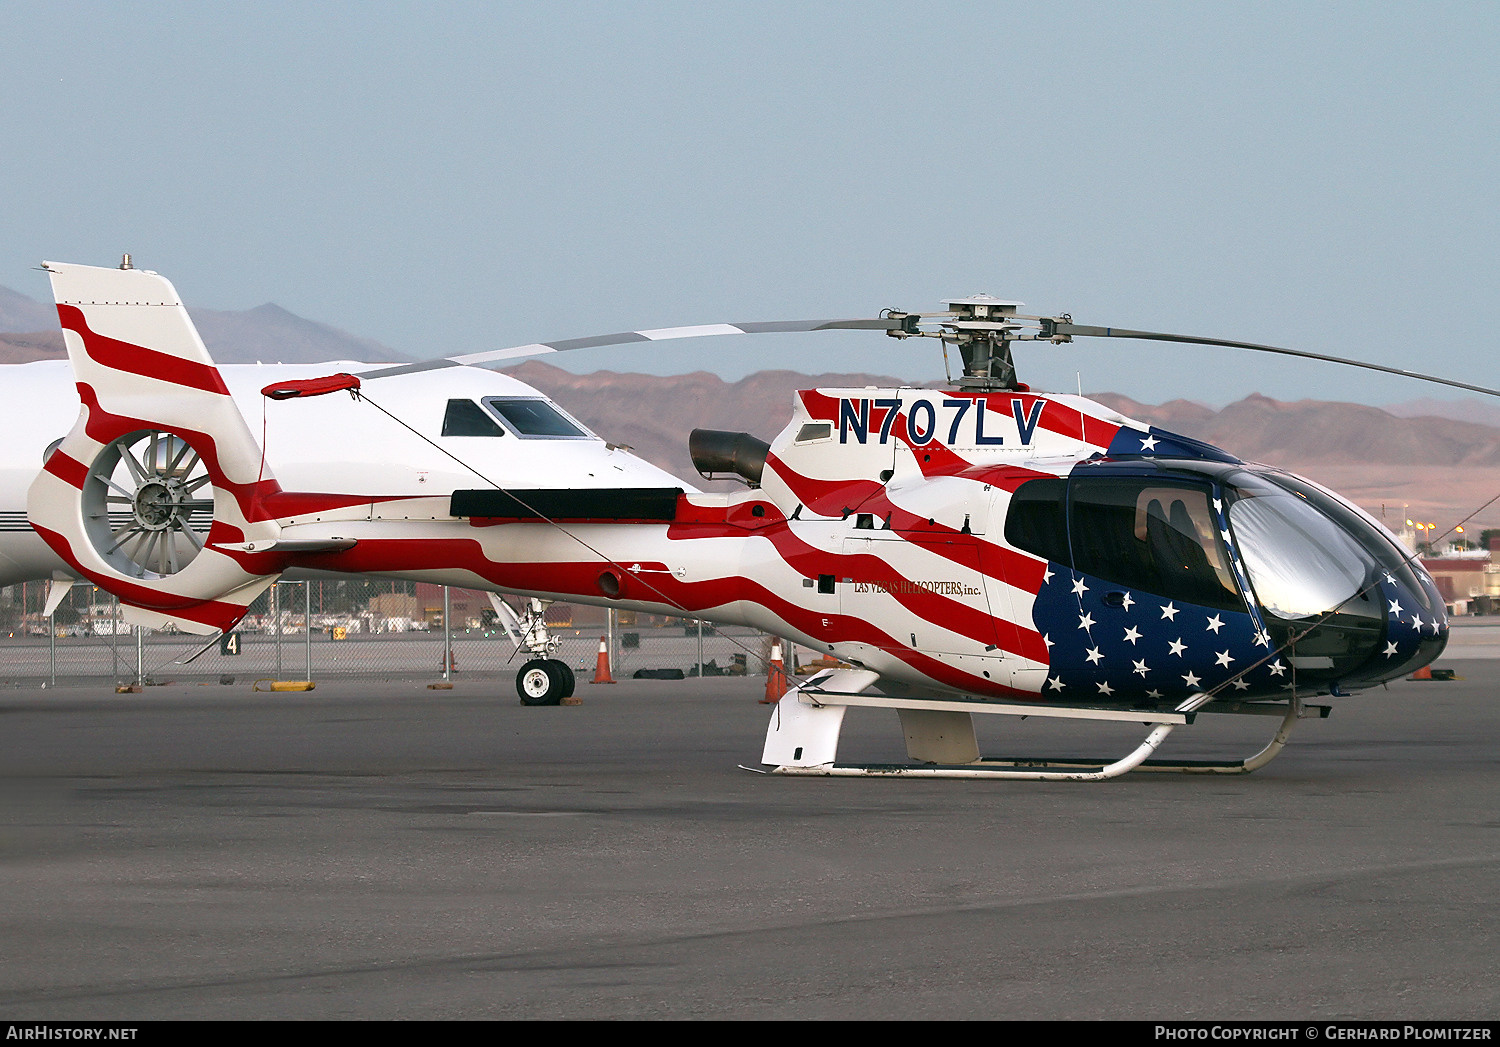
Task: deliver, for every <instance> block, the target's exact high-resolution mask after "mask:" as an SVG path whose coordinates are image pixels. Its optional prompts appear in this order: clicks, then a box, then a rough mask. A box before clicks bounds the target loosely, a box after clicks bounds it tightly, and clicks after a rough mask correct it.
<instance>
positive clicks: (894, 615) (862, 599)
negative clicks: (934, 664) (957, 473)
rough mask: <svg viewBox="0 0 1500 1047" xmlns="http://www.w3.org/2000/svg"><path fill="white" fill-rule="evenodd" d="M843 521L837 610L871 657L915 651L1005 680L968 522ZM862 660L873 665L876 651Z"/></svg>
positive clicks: (856, 517) (864, 517) (855, 516)
mask: <svg viewBox="0 0 1500 1047" xmlns="http://www.w3.org/2000/svg"><path fill="white" fill-rule="evenodd" d="M960 515H961V516H962V515H963V514H960ZM974 515H975V517H976V518H977V515H978V514H974ZM845 524H846V526H847V530H846V531H845V534H844V539H843V552H844V556H843V565H844V566H843V572H844V573H843V574H842V575H841V577H840V578H839V587H838V588H839V600H840V607H839V609H840V611H841V613H842V614H843V616H844V619H845V621H846V623H848V624H849V625H850V627H851V628H852V629H854V630H855V632H856V639H857V640H859V641H863V643H864V644H865V645H867V648H868V651H869V653H870V655H871V656H875V654H876V651H877V650H885V651H892V652H897V653H899V652H903V651H906V650H916V651H919V652H921V653H922V654H924V655H928V656H931V657H935V658H937V659H938V660H940V661H942V662H945V663H947V664H949V665H952V666H954V667H955V668H957V669H960V670H962V671H963V672H965V673H967V674H969V675H972V676H974V677H978V678H980V679H994V680H996V682H1000V683H1003V682H1005V681H1003V680H1000V679H999V676H998V675H997V671H996V663H997V662H998V660H999V658H998V655H999V653H1000V652H999V651H998V649H997V640H996V635H995V623H994V618H993V616H992V615H991V613H990V605H989V597H988V595H987V594H986V591H985V585H984V578H983V575H982V573H981V572H980V569H979V542H978V539H977V538H976V537H975V535H974V533H973V531H972V528H971V530H970V533H967V534H965V533H963V531H962V530H955V529H954V528H953V527H948V526H944V525H942V524H938V523H935V522H932V521H930V520H919V521H917V522H916V524H915V525H913V526H911V527H909V528H904V529H901V528H892V527H889V526H886V524H885V521H884V520H883V519H882V518H881V517H878V516H876V515H875V514H873V513H852V514H850V516H849V518H848V519H847V520H846V521H845ZM856 657H858V655H856ZM870 664H871V666H872V667H878V665H879V660H878V658H874V660H872V661H871V663H870Z"/></svg>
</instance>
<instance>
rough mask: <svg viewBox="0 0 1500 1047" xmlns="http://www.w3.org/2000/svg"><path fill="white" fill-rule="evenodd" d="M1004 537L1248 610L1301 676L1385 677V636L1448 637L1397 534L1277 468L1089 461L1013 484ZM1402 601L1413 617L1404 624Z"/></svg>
mask: <svg viewBox="0 0 1500 1047" xmlns="http://www.w3.org/2000/svg"><path fill="white" fill-rule="evenodd" d="M1005 534H1006V540H1007V541H1008V542H1009V543H1010V544H1011V545H1013V546H1015V547H1016V548H1019V549H1024V550H1026V551H1027V552H1031V553H1034V554H1036V555H1038V556H1043V557H1045V558H1046V559H1047V560H1048V561H1050V562H1053V563H1057V564H1060V565H1062V566H1064V567H1067V568H1070V569H1072V570H1073V571H1076V572H1078V573H1079V574H1081V575H1085V576H1091V577H1093V578H1097V579H1100V580H1102V581H1104V582H1107V583H1110V584H1113V585H1118V586H1120V587H1121V588H1123V589H1126V590H1131V591H1134V592H1136V593H1150V594H1152V595H1154V596H1156V597H1159V598H1161V599H1163V600H1169V601H1175V602H1177V603H1179V604H1191V605H1196V606H1199V607H1203V608H1208V609H1210V610H1212V611H1230V612H1237V613H1245V614H1250V615H1252V616H1253V617H1255V618H1257V619H1258V620H1259V622H1260V623H1261V625H1257V626H1256V627H1257V628H1260V627H1262V625H1263V627H1264V629H1265V630H1266V632H1267V634H1268V635H1269V637H1270V639H1271V641H1272V642H1273V643H1274V644H1275V645H1276V647H1277V648H1281V647H1282V646H1289V647H1290V645H1291V644H1292V642H1293V641H1295V647H1294V648H1291V649H1292V650H1293V651H1294V653H1292V654H1290V655H1289V657H1290V660H1291V661H1292V663H1293V664H1294V665H1296V666H1297V667H1298V668H1299V670H1300V671H1301V672H1303V673H1304V674H1305V676H1304V678H1305V679H1309V680H1323V681H1334V682H1343V683H1347V684H1351V685H1360V686H1363V685H1366V684H1368V683H1373V682H1378V681H1379V680H1381V679H1386V678H1390V676H1391V674H1392V673H1393V672H1394V671H1396V670H1398V669H1399V668H1400V666H1399V665H1396V664H1395V662H1394V661H1393V660H1392V659H1391V658H1389V657H1388V658H1385V659H1382V658H1381V657H1379V652H1380V651H1381V649H1382V648H1381V645H1382V644H1387V645H1388V647H1387V653H1389V641H1391V640H1393V639H1395V638H1396V637H1395V634H1394V632H1393V631H1394V630H1396V629H1397V628H1398V626H1399V627H1401V628H1404V629H1405V630H1406V631H1408V632H1412V633H1413V634H1414V635H1413V637H1411V638H1412V639H1418V638H1420V639H1421V646H1423V647H1424V648H1427V649H1431V648H1434V647H1437V648H1439V649H1440V646H1441V644H1442V643H1443V637H1442V634H1443V633H1444V630H1443V629H1442V624H1443V608H1442V604H1441V602H1440V598H1439V597H1438V596H1437V593H1436V590H1435V588H1434V587H1433V586H1432V583H1431V582H1430V580H1428V579H1427V578H1426V577H1425V575H1423V574H1422V573H1421V572H1420V569H1414V568H1413V567H1412V565H1411V563H1410V562H1409V559H1408V556H1407V554H1405V553H1404V552H1403V551H1402V550H1401V549H1400V548H1399V547H1398V546H1397V544H1396V541H1395V539H1394V538H1392V537H1391V536H1390V535H1389V534H1388V533H1387V532H1385V531H1384V529H1383V528H1381V527H1380V526H1379V524H1377V523H1376V522H1375V521H1374V520H1372V519H1370V518H1369V517H1367V516H1365V515H1364V514H1363V513H1361V512H1360V511H1359V510H1357V509H1354V508H1353V507H1352V506H1349V505H1348V504H1346V503H1344V502H1343V501H1341V500H1340V499H1338V498H1337V497H1335V496H1334V495H1331V494H1329V493H1328V492H1326V491H1324V490H1323V489H1322V488H1319V487H1317V486H1316V485H1314V484H1311V483H1308V482H1307V481H1305V480H1302V479H1301V478H1299V477H1296V476H1292V475H1291V474H1288V473H1282V472H1279V471H1277V470H1273V469H1266V468H1263V467H1260V466H1249V465H1243V464H1237V465H1229V464H1222V463H1214V462H1190V461H1172V460H1161V459H1155V460H1146V461H1142V460H1101V461H1096V462H1092V463H1085V464H1082V465H1080V466H1078V467H1076V468H1075V469H1073V470H1072V472H1071V474H1070V475H1069V476H1067V477H1043V478H1039V479H1036V480H1032V481H1030V482H1028V483H1025V484H1023V485H1022V486H1021V487H1019V488H1018V489H1017V490H1016V492H1015V493H1014V495H1013V496H1012V497H1011V500H1010V505H1009V509H1008V512H1007V517H1006V529H1005ZM1237 561H1238V563H1239V564H1241V565H1243V570H1239V569H1238V568H1237V566H1236V563H1237ZM1396 606H1399V607H1401V608H1402V613H1404V614H1405V615H1407V616H1411V620H1410V621H1408V622H1406V623H1405V624H1403V622H1402V618H1401V614H1397V613H1394V608H1395V607H1396ZM1388 611H1389V613H1388ZM1393 614H1394V617H1393ZM1423 623H1426V627H1428V628H1430V629H1431V637H1430V638H1426V637H1422V635H1421V629H1422V628H1423ZM1405 654H1406V652H1405V650H1403V652H1402V657H1401V658H1400V659H1399V662H1400V663H1401V665H1404V664H1406V662H1407V661H1408V660H1409V659H1408V658H1407V657H1406V656H1405Z"/></svg>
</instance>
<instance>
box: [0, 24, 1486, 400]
mask: <svg viewBox="0 0 1500 1047" xmlns="http://www.w3.org/2000/svg"><path fill="white" fill-rule="evenodd" d="M1497 41H1500V5H1496V4H1492V3H1484V4H1480V3H1469V4H1459V3H1452V4H1442V3H1422V4H1417V3H1403V4H1379V3H1351V4H1329V3H1317V4H1312V3H1306V4H1289V3H1268V2H1262V3H1253V4H1229V3H1215V4H1204V3H1163V4H1109V3H1098V4H1095V3H1070V2H1054V3H1049V4H1045V5H1042V4H1028V5H1014V6H1012V5H1004V4H983V5H981V4H941V3H920V4H918V3H913V4H898V3H860V4H828V3H817V2H808V0H802V2H797V3H737V4H721V3H710V2H696V3H682V4H676V3H645V2H642V3H609V4H606V3H585V4H567V3H559V2H547V3H540V4H518V3H508V4H456V3H424V4H389V3H362V4H345V3H339V4H317V3H311V4H310V3H275V2H264V3H257V4H220V3H211V4H203V3H190V4H178V3H162V2H153V3H149V4H146V3H139V4H132V3H108V4H86V3H73V2H68V0H47V2H45V3H23V2H19V0H10V2H7V3H5V4H4V5H3V6H0V129H3V135H0V284H4V285H7V286H10V287H13V288H15V289H17V290H20V291H24V292H26V293H28V294H30V295H32V296H33V297H38V298H44V297H45V296H46V283H45V281H44V280H43V279H42V278H41V274H39V273H36V272H33V271H32V270H31V268H30V267H32V266H34V265H35V264H36V263H37V262H38V261H39V260H40V259H43V258H53V259H59V260H65V261H80V262H91V263H97V264H113V263H114V262H115V261H117V260H118V257H119V254H120V253H121V252H122V251H125V250H129V251H131V252H132V253H133V254H134V255H135V257H136V259H137V262H138V264H140V265H142V266H145V267H148V268H153V269H157V270H159V271H161V272H163V273H165V274H167V275H168V276H170V277H171V278H172V279H173V280H174V281H175V282H176V283H177V285H178V289H179V290H180V291H181V292H182V293H183V295H184V296H185V297H186V299H187V300H188V302H189V304H190V305H200V306H204V307H209V308H219V309H236V308H247V307H250V306H254V305H258V304H260V303H261V302H265V301H275V302H277V303H279V304H281V305H283V306H285V307H287V308H288V309H291V310H292V311H294V312H296V313H299V314H301V315H303V316H307V317H310V318H313V319H316V320H321V321H324V322H326V323H331V324H334V325H337V326H339V327H342V328H345V329H347V330H349V331H351V332H354V333H356V334H360V335H364V336H367V337H371V338H375V339H377V340H379V341H382V342H384V343H386V344H388V345H390V346H391V347H393V348H395V349H398V350H400V351H402V352H405V353H408V354H411V355H416V356H437V355H448V354H451V353H457V352H467V351H474V350H478V349H483V348H492V347H496V346H501V345H510V344H515V343H521V342H527V341H531V340H534V339H540V338H553V337H569V336H575V335H584V334H592V333H598V332H604V331H614V330H620V329H629V328H633V327H642V326H644V327H654V326H667V325H673V324H681V323H702V322H711V321H718V320H731V321H732V320H751V319H755V320H758V319H775V318H804V317H811V316H844V315H862V314H868V313H870V312H872V311H873V310H877V309H879V308H881V307H883V306H900V307H904V308H908V309H919V310H922V309H932V308H936V307H937V303H938V301H939V300H940V299H942V298H943V297H945V296H950V295H964V294H970V293H973V292H975V291H981V290H982V291H988V292H990V293H993V294H997V295H1001V296H1004V297H1011V298H1018V299H1021V300H1023V301H1025V302H1026V303H1027V304H1028V306H1029V307H1031V308H1033V309H1035V310H1037V311H1042V312H1062V311H1068V312H1071V313H1072V314H1073V315H1074V317H1075V319H1076V320H1077V321H1078V322H1080V323H1097V324H1112V325H1116V326H1127V327H1143V328H1151V329H1158V330H1177V331H1183V332H1187V333H1193V334H1209V335H1218V336H1222V337H1230V338H1241V339H1247V340H1252V341H1264V342H1272V343H1277V344H1282V345H1291V346H1296V347H1302V348H1307V349H1312V350H1315V351H1322V352H1329V353H1334V354H1340V355H1355V356H1363V357H1366V358H1369V359H1373V360H1376V361H1379V362H1383V363H1388V364H1393V365H1397V366H1410V367H1416V368H1430V369H1432V370H1435V371H1440V372H1443V373H1446V374H1449V375H1454V376H1465V375H1468V376H1470V377H1471V378H1472V379H1473V380H1478V381H1481V382H1485V383H1487V384H1500V373H1497V371H1500V368H1496V367H1495V364H1494V360H1495V353H1494V349H1493V339H1494V337H1495V334H1494V324H1493V322H1492V320H1493V317H1494V316H1495V314H1496V312H1497V310H1496V309H1495V300H1494V299H1495V294H1494V291H1495V286H1496V279H1497V273H1500V265H1497V262H1500V246H1497V244H1500V235H1497V234H1500V221H1497V213H1500V208H1497V202H1500V201H1497V195H1500V188H1497V187H1500V163H1497V160H1500V126H1497V124H1500V120H1497V114H1500V91H1497V90H1496V87H1495V73H1494V70H1493V66H1494V62H1495V48H1496V45H1497ZM1020 363H1021V369H1022V376H1023V378H1027V379H1029V380H1031V381H1032V382H1033V384H1037V385H1041V386H1044V387H1048V388H1061V389H1071V388H1072V387H1073V386H1074V383H1075V377H1074V372H1075V371H1080V370H1081V371H1082V373H1083V378H1082V380H1083V385H1084V387H1085V388H1086V389H1095V390H1101V389H1113V390H1117V391H1120V392H1123V393H1127V394H1129V395H1132V396H1135V397H1137V398H1140V399H1144V400H1148V401H1153V402H1155V401H1160V400H1165V399H1170V398H1173V397H1177V396H1184V397H1190V398H1195V399H1201V400H1205V401H1208V402H1213V403H1223V402H1225V401H1228V400H1231V399H1235V398H1238V397H1239V396H1242V395H1244V394H1246V393H1248V392H1251V391H1261V392H1265V393H1267V394H1269V395H1272V396H1276V397H1278V398H1283V399H1297V398H1300V397H1304V396H1313V397H1320V398H1340V399H1353V400H1363V401H1366V402H1372V403H1384V402H1390V401H1396V400H1403V399H1408V398H1411V397H1415V396H1423V395H1427V394H1428V392H1429V390H1428V389H1427V388H1426V387H1422V386H1419V385H1416V384H1414V383H1404V382H1401V381H1399V380H1397V379H1389V378H1380V377H1365V376H1363V375H1361V374H1358V373H1355V372H1345V371H1340V370H1337V369H1329V368H1327V367H1325V366H1320V365H1310V364H1309V365H1296V364H1285V363H1282V362H1279V361H1274V360H1268V359H1261V358H1257V357H1248V356H1246V355H1245V354H1241V353H1237V352H1233V351H1229V350H1209V349H1204V350H1201V351H1197V352H1195V351H1192V350H1184V349H1179V348H1167V347H1162V348H1156V347H1153V346H1150V345H1143V344H1140V343H1113V344H1111V345H1109V346H1108V347H1107V348H1070V349H1053V348H1037V349H1033V350H1030V351H1026V350H1023V355H1022V356H1021V359H1020ZM571 364H572V366H573V367H574V368H575V369H579V370H593V369H595V368H612V369H620V370H629V369H637V370H652V371H659V372H663V373H673V372H678V371H687V370H694V369H706V370H711V371H716V372H718V373H720V374H723V375H725V376H726V377H730V378H734V377H738V376H741V375H743V374H745V373H747V372H749V371H753V370H758V369H762V368H770V367H790V368H796V369H799V370H843V369H861V370H870V371H876V372H884V373H891V374H896V375H899V376H903V377H908V378H913V379H930V378H934V377H938V376H940V374H941V363H940V360H939V359H938V357H937V356H936V355H935V354H934V353H933V352H932V350H931V348H930V343H912V342H907V343H896V342H894V341H892V340H889V339H884V338H880V337H877V336H863V335H830V336H822V337H816V336H813V337H806V336H804V337H797V338H792V337H784V338H763V339H759V340H752V339H748V338H740V339H721V340H718V341H713V340H710V341H699V342H694V343H678V344H676V345H674V346H673V347H671V348H670V349H669V350H663V349H661V348H660V347H659V348H658V349H657V350H656V354H655V355H654V356H644V355H642V354H641V353H640V352H639V351H631V350H629V349H621V350H596V351H590V352H588V353H585V354H579V355H578V356H577V357H575V359H573V360H572V361H571ZM1439 395H1441V394H1439Z"/></svg>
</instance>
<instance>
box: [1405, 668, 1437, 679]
mask: <svg viewBox="0 0 1500 1047" xmlns="http://www.w3.org/2000/svg"><path fill="white" fill-rule="evenodd" d="M1407 679H1408V680H1430V679H1432V666H1430V665H1424V666H1422V668H1420V669H1418V670H1417V671H1416V672H1414V673H1412V674H1411V675H1410V676H1408V677H1407Z"/></svg>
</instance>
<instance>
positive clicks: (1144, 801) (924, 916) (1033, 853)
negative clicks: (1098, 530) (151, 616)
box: [0, 659, 1500, 1020]
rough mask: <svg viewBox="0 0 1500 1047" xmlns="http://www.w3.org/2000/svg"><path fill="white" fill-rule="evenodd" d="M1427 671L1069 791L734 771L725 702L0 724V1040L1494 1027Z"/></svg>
mask: <svg viewBox="0 0 1500 1047" xmlns="http://www.w3.org/2000/svg"><path fill="white" fill-rule="evenodd" d="M1442 664H1446V665H1449V666H1451V667H1453V668H1456V669H1457V670H1458V671H1459V673H1460V674H1461V675H1463V676H1464V677H1466V679H1464V680H1462V681H1459V682H1453V683H1406V682H1403V683H1400V684H1396V685H1393V686H1392V687H1391V688H1390V689H1389V691H1375V692H1368V693H1365V694H1361V695H1357V696H1355V697H1351V698H1342V699H1332V702H1333V703H1334V704H1335V710H1334V713H1333V715H1332V717H1331V718H1330V719H1328V720H1324V721H1308V722H1304V723H1303V724H1301V725H1300V727H1299V728H1298V730H1297V731H1296V732H1295V733H1294V735H1293V738H1292V743H1291V745H1290V746H1288V748H1287V750H1286V751H1285V752H1284V753H1283V754H1282V755H1281V756H1280V757H1279V758H1278V759H1277V760H1275V761H1274V762H1272V763H1271V764H1270V765H1269V766H1268V767H1266V768H1265V769H1263V770H1262V771H1260V772H1258V773H1256V774H1253V775H1249V776H1245V777H1235V778H1203V777H1181V776H1172V775H1130V776H1127V777H1125V778H1123V779H1120V780H1117V781H1114V782H1106V783H1096V784H1063V783H1055V784H1054V783H1022V782H969V781H910V780H887V779H882V780H869V779H808V778H781V777H772V776H766V775H761V774H756V773H751V772H748V771H745V770H742V769H740V768H739V766H738V765H739V764H751V765H755V764H757V763H758V760H759V756H760V747H761V742H762V739H763V736H764V731H765V724H766V720H767V716H768V713H767V708H766V707H765V706H763V705H760V704H758V703H757V701H756V698H757V697H758V695H759V693H760V689H761V688H762V687H763V684H764V681H763V680H757V679H753V678H751V679H729V680H717V679H709V680H704V681H694V680H688V681H629V682H622V683H620V684H617V685H615V686H591V685H583V686H581V688H580V695H581V697H582V698H583V702H584V704H583V705H582V706H580V707H577V708H540V709H537V708H524V707H522V706H520V705H519V704H518V703H517V701H516V699H515V696H514V691H513V690H512V687H511V684H510V681H509V680H508V679H505V678H499V679H494V678H492V679H489V680H476V679H468V678H463V677H462V676H460V678H459V680H458V682H457V686H456V687H455V689H454V690H452V691H431V690H427V689H426V688H425V687H423V686H422V684H421V683H419V682H383V683H378V684H370V683H369V682H367V681H358V682H357V681H348V680H346V681H334V682H329V683H324V684H320V685H319V687H318V689H317V690H316V691H314V692H311V693H309V694H266V693H252V692H251V691H250V690H249V689H248V687H247V686H245V685H243V684H241V685H238V686H234V687H226V686H217V685H197V686H193V685H173V686H164V687H154V688H149V689H148V690H147V692H146V693H144V694H138V695H118V696H117V695H115V694H113V693H110V692H109V691H108V690H106V689H104V688H101V687H97V686H96V687H93V688H74V689H62V690H57V691H12V692H7V693H4V694H0V799H3V808H0V810H3V818H0V1018H5V1019H10V1020H41V1019H52V1020H67V1019H75V1020H84V1019H115V1020H133V1019H134V1020H140V1019H161V1018H637V1017H647V1018H726V1017H732V1018H894V1019H932V1018H1144V1019H1228V1018H1267V1019H1293V1020H1299V1019H1300V1020H1313V1019H1336V1018H1379V1019H1424V1018H1425V1019H1453V1020H1458V1019H1465V1020H1472V1019H1495V1018H1497V1017H1500V948H1497V946H1496V942H1497V931H1500V905H1497V904H1496V897H1495V896H1496V893H1497V890H1500V875H1497V874H1500V773H1497V771H1500V759H1497V753H1500V748H1497V743H1500V703H1497V701H1496V697H1497V687H1496V683H1497V680H1496V676H1497V674H1500V662H1495V661H1469V662H1464V661H1452V660H1446V659H1445V660H1444V662H1443V663H1442ZM980 719H983V720H986V721H989V720H995V721H1000V722H999V723H986V724H984V725H983V730H984V735H983V736H982V741H984V742H985V745H986V749H987V751H990V752H992V753H993V752H997V751H1007V752H1019V753H1027V754H1034V753H1041V752H1051V753H1055V754H1068V753H1075V752H1079V751H1082V752H1085V753H1090V754H1092V755H1106V756H1110V757H1114V756H1118V755H1122V754H1123V753H1124V752H1126V751H1128V750H1129V749H1130V748H1132V747H1133V746H1134V745H1135V744H1136V742H1138V741H1139V740H1140V738H1141V737H1143V736H1144V734H1145V728H1143V727H1135V726H1129V727H1121V726H1116V725H1108V726H1090V725H1082V726H1080V725H1078V724H1060V723H1058V722H1045V721H1040V720H1036V719H1028V720H1025V721H1017V720H1013V719H1011V718H1008V717H981V718H980ZM1275 726H1276V721H1275V720H1274V719H1269V718H1260V717H1254V718H1250V717H1246V718H1239V717H1203V718H1200V720H1199V723H1198V724H1197V725H1195V726H1194V727H1190V728H1180V729H1179V730H1178V732H1177V734H1175V735H1174V736H1173V737H1172V739H1171V740H1170V741H1169V742H1168V745H1167V747H1166V748H1165V749H1164V751H1163V755H1169V754H1173V755H1178V756H1183V757H1194V756H1205V757H1218V758H1228V757H1240V756H1245V755H1248V754H1249V753H1251V752H1253V751H1255V750H1256V749H1258V748H1259V747H1260V746H1261V744H1262V743H1263V742H1264V741H1265V740H1266V739H1267V738H1268V737H1269V736H1270V733H1271V732H1272V731H1273V730H1274V729H1275ZM840 755H841V758H845V759H859V760H900V759H902V758H903V750H902V745H901V741H900V734H899V730H898V727H897V721H896V718H895V715H894V714H892V713H889V712H875V711H868V710H853V711H851V712H850V713H849V717H848V720H847V726H846V730H845V745H844V748H843V750H841V754H840Z"/></svg>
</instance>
